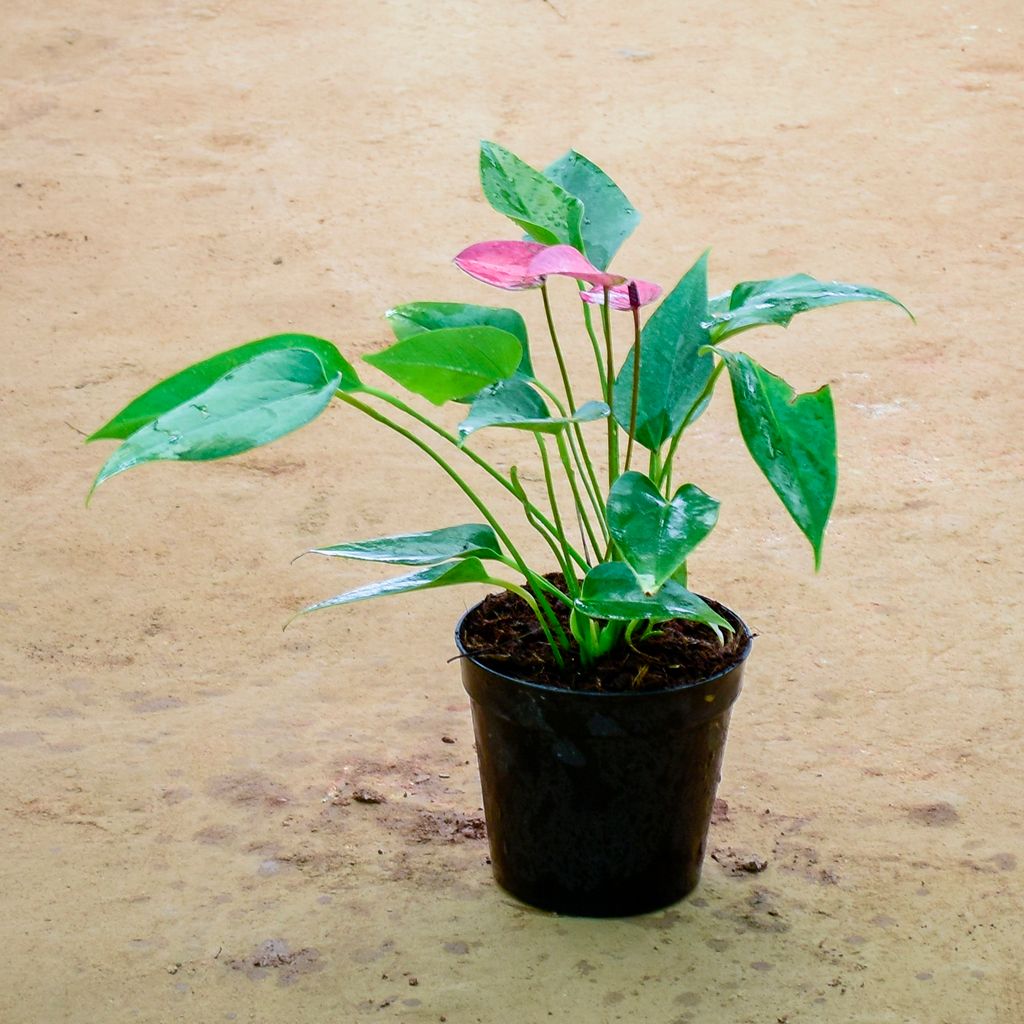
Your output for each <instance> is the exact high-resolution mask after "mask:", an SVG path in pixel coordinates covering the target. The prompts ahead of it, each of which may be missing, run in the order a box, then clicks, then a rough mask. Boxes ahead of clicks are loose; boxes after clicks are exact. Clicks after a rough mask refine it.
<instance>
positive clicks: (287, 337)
mask: <svg viewBox="0 0 1024 1024" xmlns="http://www.w3.org/2000/svg"><path fill="white" fill-rule="evenodd" d="M293 348H301V349H305V350H306V351H309V352H313V353H315V354H316V355H317V356H318V357H319V358H320V361H321V362H322V363H323V365H324V367H325V368H326V369H327V372H328V374H330V375H333V374H335V373H337V374H340V376H341V383H340V384H339V385H338V390H340V391H358V390H359V389H360V387H361V386H362V385H361V384H360V382H359V378H358V377H357V376H356V371H355V370H354V369H353V367H352V365H351V364H350V363H349V362H348V360H346V359H345V358H344V356H342V354H341V353H340V352H339V351H338V350H337V349H336V348H335V347H334V346H333V345H332V344H331V343H330V342H329V341H324V340H323V339H322V338H315V337H313V336H312V335H310V334H275V335H274V336H273V337H271V338H263V339H262V340H261V341H251V342H249V343H248V344H247V345H241V346H239V347H238V348H233V349H229V350H228V351H227V352H221V353H220V354H219V355H215V356H212V357H211V358H209V359H204V360H203V361H202V362H201V363H195V364H193V365H192V366H189V367H188V368H187V369H184V370H182V371H181V372H180V373H176V374H174V376H172V377H168V378H167V379H166V380H163V381H161V382H160V383H159V384H157V385H156V386H154V387H152V388H150V389H149V390H148V391H146V392H144V393H143V394H141V395H139V397H138V398H136V399H134V400H132V401H131V402H129V404H128V405H126V406H125V407H124V408H123V409H122V410H121V411H120V412H119V413H118V414H117V415H116V416H115V417H114V418H113V419H112V420H110V422H109V423H106V424H104V425H103V426H102V427H100V429H99V430H97V431H96V433H94V434H92V435H91V436H90V437H89V438H88V439H87V440H89V441H98V440H100V439H101V438H115V439H119V440H122V441H123V440H124V439H125V438H127V437H131V435H132V434H134V433H135V431H137V430H138V429H139V428H140V427H144V426H145V425H146V424H147V423H151V422H152V421H153V420H155V419H156V418H157V417H158V416H162V415H163V414H164V413H168V412H170V411H171V410H172V409H176V408H178V407H179V406H183V405H185V404H186V403H188V402H189V401H190V400H191V399H193V398H195V397H196V396H197V395H199V394H200V393H201V392H203V391H205V390H206V389H207V388H208V387H210V385H211V384H213V383H214V382H215V381H217V380H219V379H220V378H221V377H223V376H224V375H225V374H226V373H227V372H228V371H229V370H232V369H234V368H235V367H236V366H241V365H242V364H243V363H247V362H249V360H251V359H252V358H253V357H254V356H258V355H262V354H263V353H265V352H281V351H284V350H286V349H293Z"/></svg>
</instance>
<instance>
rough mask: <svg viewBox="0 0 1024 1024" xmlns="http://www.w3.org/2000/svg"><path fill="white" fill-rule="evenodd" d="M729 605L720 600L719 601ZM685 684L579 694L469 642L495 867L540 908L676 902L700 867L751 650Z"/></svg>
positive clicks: (590, 910)
mask: <svg viewBox="0 0 1024 1024" xmlns="http://www.w3.org/2000/svg"><path fill="white" fill-rule="evenodd" d="M719 607H720V606H719ZM724 612H725V613H726V614H727V615H728V617H729V618H730V619H731V620H733V621H734V622H735V623H736V625H737V628H738V629H741V630H742V631H743V632H744V634H746V636H747V643H746V645H745V647H744V649H743V651H742V654H741V658H740V661H739V662H738V663H737V664H735V665H734V666H733V667H731V668H730V669H728V670H727V671H725V672H723V673H720V674H718V675H716V676H713V677H710V678H708V679H704V680H701V681H699V682H696V683H691V684H688V685H684V686H679V687H674V688H671V689H664V690H653V691H628V692H623V693H607V692H576V691H571V690H563V689H558V688H555V687H551V686H545V685H540V684H537V683H533V682H531V681H529V680H528V679H516V678H514V677H512V676H507V675H502V674H501V673H500V672H496V671H493V670H491V669H489V668H486V667H485V666H484V665H482V664H480V662H478V661H476V660H475V659H474V658H473V657H472V656H470V655H469V654H467V653H466V648H465V646H464V642H463V636H464V630H465V629H466V623H467V619H469V618H470V616H471V615H472V613H473V609H470V611H469V612H467V613H466V615H465V616H463V618H462V620H461V621H460V622H459V625H458V628H457V630H456V636H455V639H456V644H457V646H458V648H459V651H460V652H461V653H462V655H463V657H462V659H461V664H462V681H463V685H464V686H465V688H466V692H467V693H468V694H469V696H470V699H471V705H472V711H473V729H474V733H475V735H476V748H477V757H478V759H479V763H480V781H481V784H482V787H483V799H484V815H485V817H486V819H487V833H488V838H489V841H490V849H491V861H492V864H493V868H494V877H495V879H496V881H497V882H498V884H499V885H501V886H502V888H504V889H506V890H507V891H508V892H510V893H511V894H512V895H513V896H515V897H517V898H518V899H520V900H522V901H523V902H525V903H529V904H531V905H532V906H535V907H539V908H542V909H544V910H551V911H556V912H558V913H562V914H571V915H578V916H585V917H621V916H627V915H631V914H640V913H645V912H648V911H652V910H658V909H660V908H663V907H666V906H669V905H670V904H672V903H675V902H676V901H678V900H680V899H682V898H683V897H684V896H685V895H686V894H687V893H689V892H690V891H691V890H692V889H693V888H694V887H695V886H696V885H697V882H698V881H699V879H700V871H701V866H702V863H703V860H704V851H705V847H706V843H707V833H708V826H709V824H710V821H711V809H712V805H713V803H714V799H715V791H716V790H717V788H718V781H719V778H720V777H721V765H722V756H723V754H724V751H725V739H726V730H727V728H728V725H729V715H730V709H731V708H732V705H733V702H734V701H735V700H736V698H737V696H738V695H739V691H740V684H741V679H742V674H743V666H744V664H745V662H746V658H747V656H748V655H749V653H750V648H751V640H750V632H749V630H748V629H747V627H746V626H745V625H744V623H743V622H742V621H741V620H740V619H739V617H738V616H736V615H735V614H733V613H732V612H729V610H728V609H724Z"/></svg>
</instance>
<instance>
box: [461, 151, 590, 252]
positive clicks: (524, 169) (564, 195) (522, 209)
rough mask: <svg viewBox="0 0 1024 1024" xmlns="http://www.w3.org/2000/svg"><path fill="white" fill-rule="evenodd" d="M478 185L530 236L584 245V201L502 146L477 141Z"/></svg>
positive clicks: (573, 244) (577, 246)
mask: <svg viewBox="0 0 1024 1024" xmlns="http://www.w3.org/2000/svg"><path fill="white" fill-rule="evenodd" d="M480 184H481V186H482V187H483V192H484V196H485V197H486V198H487V201H488V202H489V203H490V204H491V206H493V207H494V209H495V210H497V211H498V213H501V214H504V215H505V216H506V217H508V218H509V219H510V220H512V221H514V222H515V223H516V224H518V225H519V226H520V227H521V228H522V229H523V230H524V231H525V232H526V233H527V234H528V235H529V236H530V237H531V238H533V239H535V240H536V241H538V242H543V243H544V244H545V245H556V244H558V243H559V242H564V243H565V244H566V245H572V246H575V247H576V248H577V249H582V248H583V235H582V224H583V204H582V203H581V202H580V201H579V200H578V199H577V198H576V197H575V196H573V195H570V194H569V193H568V192H566V190H565V189H564V188H562V187H561V185H556V184H555V182H553V181H552V180H551V179H550V178H547V177H545V176H544V175H543V174H541V173H540V171H537V170H534V168H532V167H531V166H530V165H529V164H528V163H525V162H524V161H523V160H520V159H519V157H517V156H516V155H515V154H514V153H511V152H509V150H507V149H505V148H504V147H503V146H499V145H497V144H496V143H493V142H481V143H480Z"/></svg>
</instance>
